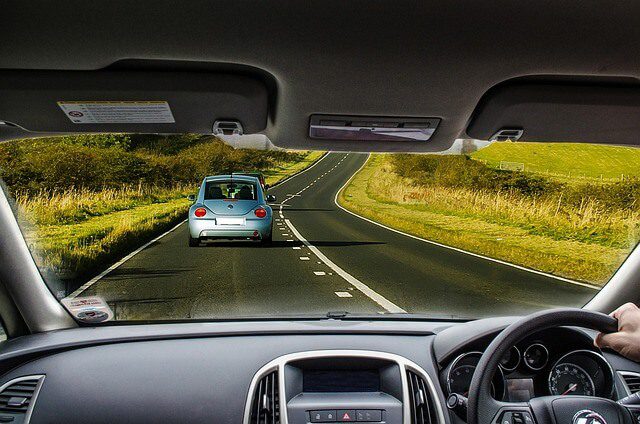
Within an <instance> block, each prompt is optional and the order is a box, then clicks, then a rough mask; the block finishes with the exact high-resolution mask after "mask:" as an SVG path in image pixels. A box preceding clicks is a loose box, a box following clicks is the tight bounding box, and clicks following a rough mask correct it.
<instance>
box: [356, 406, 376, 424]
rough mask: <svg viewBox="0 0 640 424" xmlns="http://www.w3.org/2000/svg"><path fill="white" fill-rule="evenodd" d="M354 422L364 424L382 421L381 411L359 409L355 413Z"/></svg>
mask: <svg viewBox="0 0 640 424" xmlns="http://www.w3.org/2000/svg"><path fill="white" fill-rule="evenodd" d="M356 420H358V421H365V422H380V421H382V411H380V410H379V409H359V410H357V411H356Z"/></svg>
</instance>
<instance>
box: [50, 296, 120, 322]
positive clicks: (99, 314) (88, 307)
mask: <svg viewBox="0 0 640 424" xmlns="http://www.w3.org/2000/svg"><path fill="white" fill-rule="evenodd" d="M62 304H63V305H64V306H65V307H66V308H67V310H68V311H69V312H71V315H73V316H74V317H75V318H76V319H77V320H78V321H82V322H86V323H89V324H94V323H98V322H104V321H109V320H112V319H113V312H112V311H111V308H110V307H109V305H108V304H107V302H105V301H104V299H102V298H101V297H98V296H87V297H75V298H73V299H70V298H66V299H62Z"/></svg>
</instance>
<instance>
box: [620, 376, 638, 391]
mask: <svg viewBox="0 0 640 424" xmlns="http://www.w3.org/2000/svg"><path fill="white" fill-rule="evenodd" d="M620 375H621V376H622V378H623V379H624V382H625V383H626V385H627V387H628V388H629V392H631V394H634V393H637V392H640V374H636V373H626V372H625V373H622V372H621V373H620Z"/></svg>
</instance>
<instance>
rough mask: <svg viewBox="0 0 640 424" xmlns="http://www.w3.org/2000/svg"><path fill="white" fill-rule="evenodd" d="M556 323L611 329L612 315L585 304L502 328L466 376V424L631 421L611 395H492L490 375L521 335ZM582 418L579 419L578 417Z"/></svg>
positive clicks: (624, 423)
mask: <svg viewBox="0 0 640 424" xmlns="http://www.w3.org/2000/svg"><path fill="white" fill-rule="evenodd" d="M558 326H575V327H582V328H588V329H591V330H598V331H601V332H605V333H611V332H615V331H617V330H618V322H617V320H616V319H615V318H612V317H610V316H609V315H605V314H601V313H599V312H592V311H587V310H584V309H574V308H568V309H552V310H548V311H542V312H538V313H534V314H532V315H529V316H526V317H524V318H522V319H520V320H518V321H517V322H514V323H513V324H511V325H510V326H508V327H507V328H506V329H505V330H503V331H502V332H501V333H500V334H499V335H498V336H497V337H496V338H495V339H494V340H493V342H491V344H490V345H489V347H487V349H486V350H485V351H484V353H483V354H482V357H481V358H480V362H478V365H477V366H476V370H475V372H474V374H473V378H472V380H471V386H470V388H469V398H468V401H467V422H468V424H515V423H522V424H633V423H634V422H635V421H634V420H633V418H632V416H631V414H630V412H629V411H628V410H627V409H626V408H625V407H624V406H623V405H620V404H618V403H616V402H614V401H613V400H611V399H605V398H599V397H591V396H543V397H537V398H533V399H531V400H530V401H529V402H518V403H515V402H502V401H498V400H495V399H494V398H493V397H492V396H491V379H492V376H493V374H494V372H495V370H496V369H497V367H498V364H499V362H500V359H501V358H502V357H504V355H505V354H506V353H507V352H508V350H509V349H510V348H511V346H513V345H514V344H516V343H517V342H519V341H520V340H521V339H523V338H524V337H525V336H527V335H529V334H531V333H533V332H538V331H541V330H545V329H548V328H552V327H558ZM583 418H584V419H583Z"/></svg>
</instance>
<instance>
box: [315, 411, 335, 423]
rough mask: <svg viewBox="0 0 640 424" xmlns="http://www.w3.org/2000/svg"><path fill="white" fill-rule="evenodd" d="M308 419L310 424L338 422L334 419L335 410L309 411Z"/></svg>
mask: <svg viewBox="0 0 640 424" xmlns="http://www.w3.org/2000/svg"><path fill="white" fill-rule="evenodd" d="M309 415H310V416H309V418H311V422H312V423H335V422H336V421H338V420H337V419H336V417H337V415H336V410H335V409H333V410H327V409H323V410H321V411H309Z"/></svg>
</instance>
